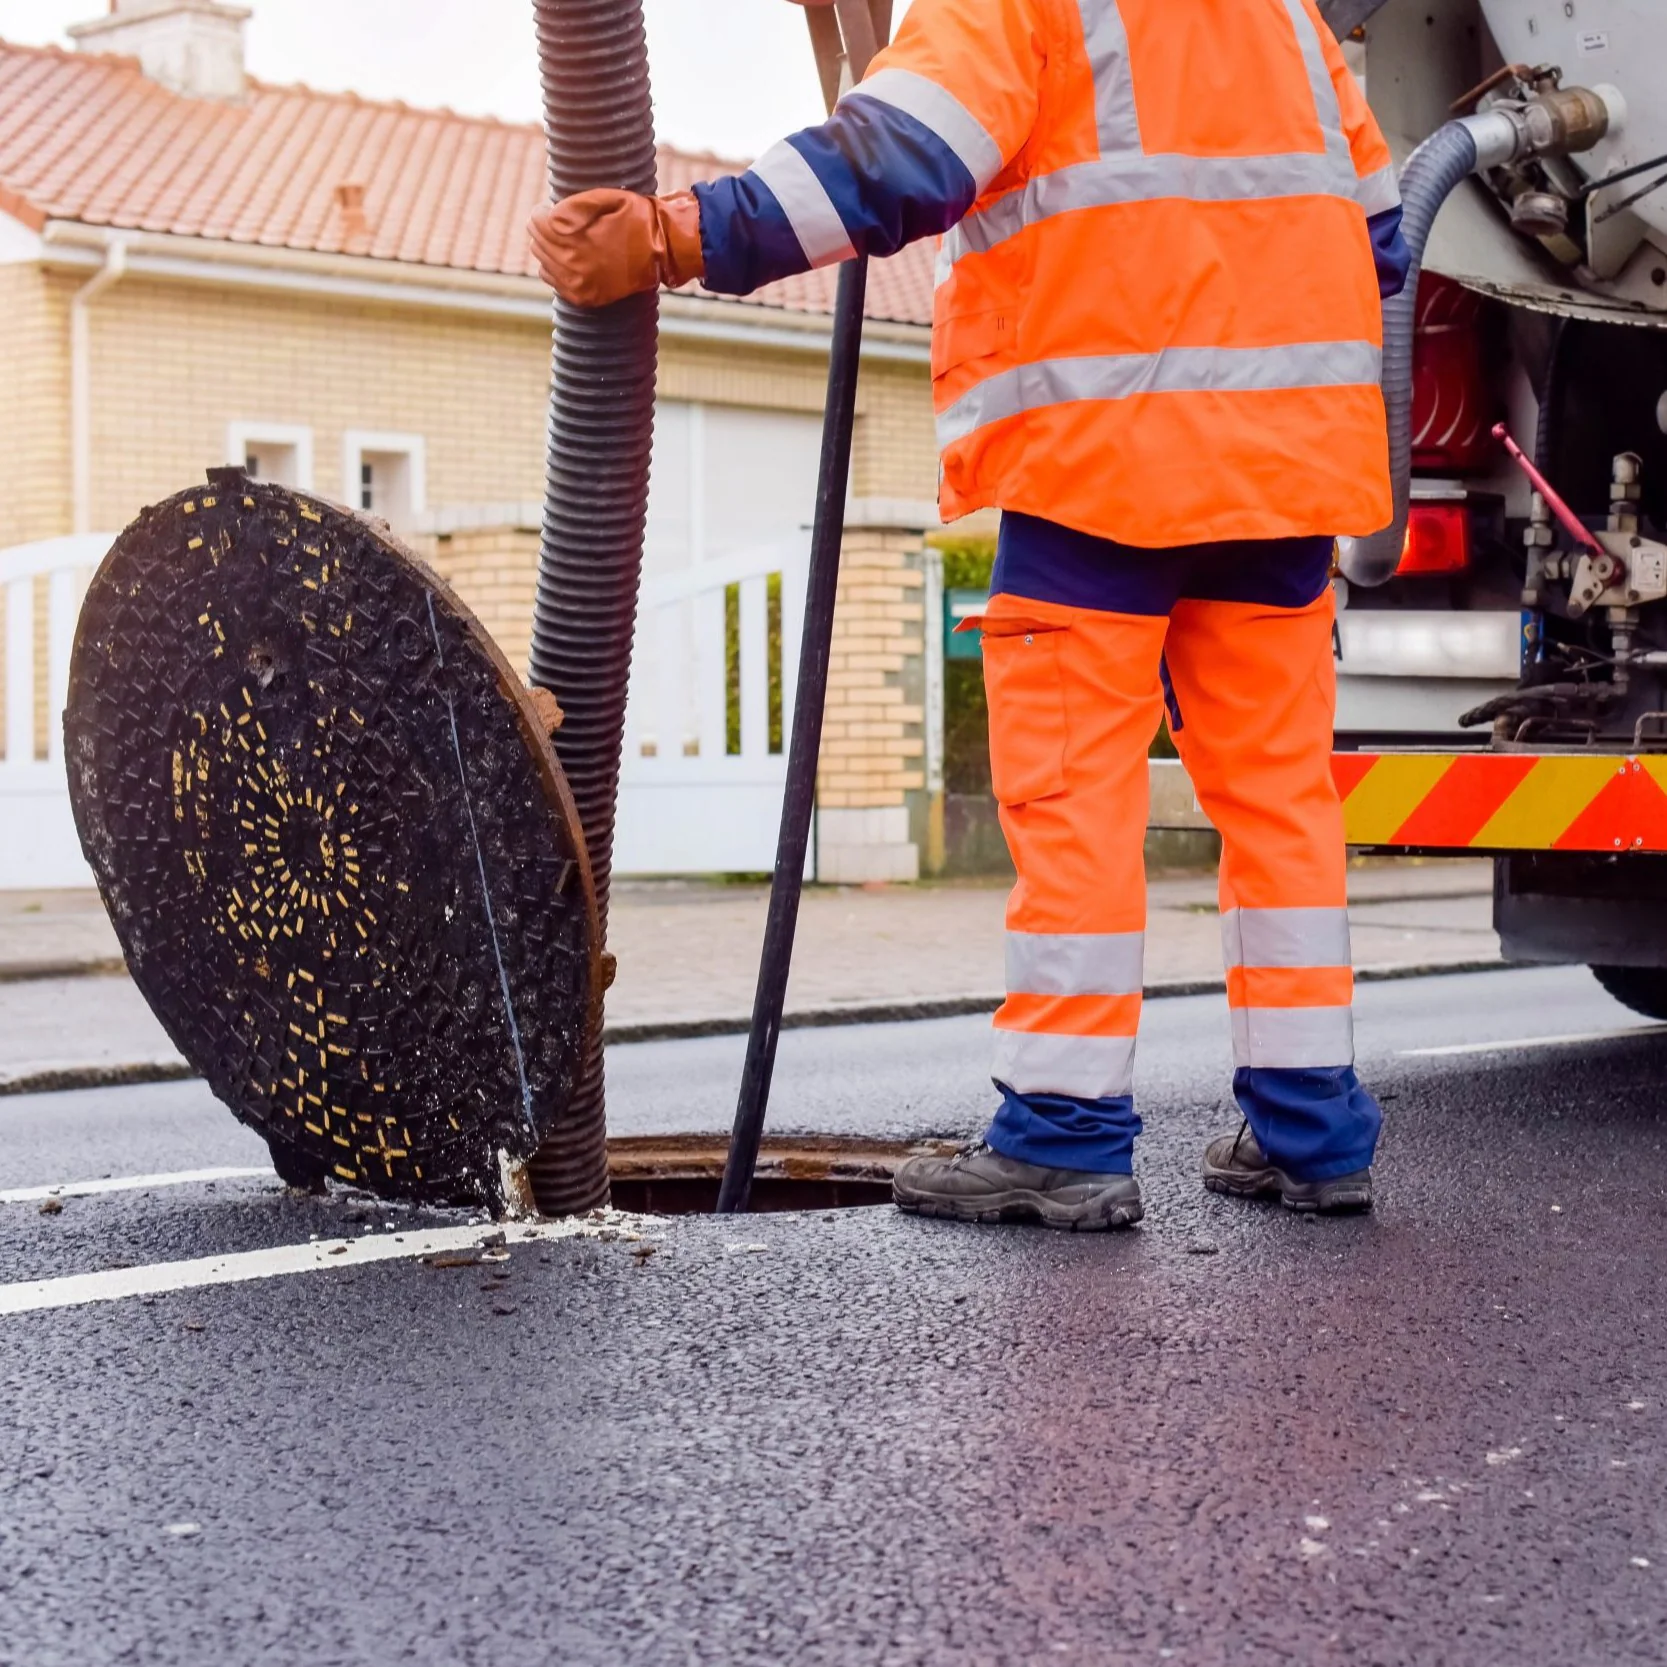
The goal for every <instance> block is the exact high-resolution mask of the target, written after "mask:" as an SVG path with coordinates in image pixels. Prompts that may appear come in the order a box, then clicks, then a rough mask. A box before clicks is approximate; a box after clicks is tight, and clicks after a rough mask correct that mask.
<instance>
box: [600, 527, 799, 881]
mask: <svg viewBox="0 0 1667 1667" xmlns="http://www.w3.org/2000/svg"><path fill="white" fill-rule="evenodd" d="M809 560H810V535H809V533H800V534H794V535H792V536H791V537H788V538H785V539H781V540H778V541H775V542H772V543H769V544H764V545H754V546H752V547H750V548H748V549H744V550H739V551H736V552H735V553H733V554H731V555H728V556H725V557H722V558H721V559H718V560H715V561H710V562H702V563H698V564H697V565H696V566H694V567H692V568H688V569H685V570H683V571H681V572H677V573H672V574H666V575H664V576H661V577H658V578H652V579H648V580H645V581H644V583H643V587H642V595H641V599H640V601H639V603H638V608H637V635H636V647H635V652H634V653H633V655H632V661H631V697H630V702H629V705H628V706H627V708H626V715H625V756H624V761H623V764H622V767H621V771H620V792H619V825H618V832H617V835H616V837H615V843H614V869H615V871H616V872H617V873H620V874H701V873H725V872H728V873H739V872H764V871H767V870H769V869H770V868H772V867H773V866H774V864H775V856H776V833H777V829H778V825H779V823H780V820H781V800H782V792H783V789H784V786H785V783H786V776H787V737H788V735H789V734H790V733H791V729H792V724H793V687H794V683H795V681H796V679H797V677H798V668H799V633H800V630H801V628H802V625H803V621H804V596H805V579H806V574H807V571H808V566H809ZM772 578H776V579H778V580H779V584H780V596H781V621H780V631H779V633H778V641H779V645H780V647H779V660H780V664H779V667H772V665H771V641H770V638H771V633H770V618H769V613H770V590H771V584H770V581H771V579H772ZM731 587H734V589H735V591H736V592H737V593H738V607H737V608H736V613H737V614H738V616H739V629H738V631H737V632H736V633H735V634H734V635H733V637H732V633H731V631H730V630H729V628H728V626H727V624H726V620H725V603H726V597H727V595H728V593H729V592H730V589H731ZM732 641H733V642H734V644H735V647H736V649H737V651H738V652H737V656H736V658H737V660H738V662H739V671H738V676H736V675H734V674H732V672H731V668H730V663H729V652H728V651H729V648H730V645H731V642H732ZM772 673H774V676H772ZM772 683H774V684H775V686H776V687H777V688H778V689H779V691H780V694H779V699H780V703H781V722H780V744H779V748H778V750H775V751H772V750H771V745H770V705H771V688H772ZM737 685H738V686H737ZM737 701H738V704H739V713H740V725H739V747H738V750H737V751H734V752H731V751H730V750H729V748H730V746H731V745H732V744H733V743H734V741H735V739H736V738H735V736H734V734H733V731H732V727H731V723H730V714H731V712H732V710H733V704H734V703H736V702H737ZM814 866H815V864H814V854H813V855H812V860H811V862H810V863H809V865H808V870H807V871H814Z"/></svg>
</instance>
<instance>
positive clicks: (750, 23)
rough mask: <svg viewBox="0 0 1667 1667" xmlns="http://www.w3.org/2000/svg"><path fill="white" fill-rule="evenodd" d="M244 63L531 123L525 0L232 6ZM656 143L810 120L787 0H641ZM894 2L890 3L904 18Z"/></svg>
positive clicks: (50, 27)
mask: <svg viewBox="0 0 1667 1667" xmlns="http://www.w3.org/2000/svg"><path fill="white" fill-rule="evenodd" d="M242 3H243V4H245V5H250V6H252V7H253V10H254V16H253V18H252V19H251V20H250V23H249V68H250V71H251V73H252V74H254V75H257V76H259V77H260V78H261V79H262V80H263V81H305V82H308V83H309V84H310V85H312V86H315V87H324V88H329V89H332V90H338V89H343V88H350V89H352V90H353V91H355V92H361V93H364V94H366V95H368V96H370V97H373V98H403V99H405V100H406V101H407V102H408V103H411V104H423V105H438V104H446V105H450V106H451V107H452V108H453V109H454V110H462V111H466V112H468V113H469V114H471V115H495V116H504V117H507V118H510V119H512V120H516V121H531V120H534V119H536V117H537V115H538V71H537V66H536V63H535V61H534V48H533V26H532V0H242ZM104 5H105V0H0V38H4V39H7V40H13V41H23V42H29V43H41V42H47V41H56V42H59V43H60V44H67V42H66V38H65V36H64V33H63V30H64V26H65V24H68V23H80V22H85V21H86V20H87V19H88V18H89V17H93V16H96V15H98V14H99V13H100V12H102V11H103V10H104ZM644 10H645V12H646V14H647V17H648V53H649V63H650V67H651V69H652V73H653V76H654V103H655V108H656V113H657V121H658V126H659V131H660V137H661V138H662V139H665V140H667V141H669V142H670V143H672V144H675V145H681V146H684V147H686V148H689V149H694V150H714V151H717V152H718V153H719V154H720V155H726V156H753V155H756V154H757V153H758V152H759V151H760V150H762V149H763V148H764V146H765V145H767V144H769V143H770V142H771V141H772V140H774V139H778V138H780V137H781V136H782V134H784V133H787V132H790V131H791V130H792V129H794V128H796V127H803V126H804V125H805V124H806V123H808V122H812V121H815V120H817V119H818V118H819V117H820V115H821V113H822V111H821V101H820V98H819V95H818V93H817V86H816V73H815V69H814V66H813V64H812V61H811V56H810V42H809V39H808V37H807V35H806V32H805V25H804V17H803V14H802V13H801V11H800V10H799V8H798V7H797V6H794V5H789V4H787V3H786V0H644ZM902 10H903V8H902V7H901V6H900V7H899V8H898V11H899V14H901V12H902Z"/></svg>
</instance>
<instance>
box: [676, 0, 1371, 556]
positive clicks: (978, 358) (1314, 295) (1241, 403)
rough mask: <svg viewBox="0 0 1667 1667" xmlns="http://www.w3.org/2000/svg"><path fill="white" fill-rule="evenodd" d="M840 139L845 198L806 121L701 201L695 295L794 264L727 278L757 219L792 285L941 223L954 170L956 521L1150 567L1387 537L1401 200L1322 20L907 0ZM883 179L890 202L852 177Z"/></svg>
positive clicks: (945, 341)
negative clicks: (1385, 329)
mask: <svg viewBox="0 0 1667 1667" xmlns="http://www.w3.org/2000/svg"><path fill="white" fill-rule="evenodd" d="M842 119H843V120H844V122H845V124H846V125H845V130H844V131H842V132H841V133H840V134H839V136H838V137H839V144H840V152H841V156H842V157H843V158H844V159H845V160H846V161H847V162H848V164H849V170H850V173H851V175H852V176H853V177H854V178H856V180H857V182H858V183H857V184H856V185H854V186H851V187H849V188H847V187H846V186H845V185H844V184H843V183H842V181H843V179H844V177H845V176H844V175H843V174H842V173H841V171H840V169H839V167H837V166H834V165H832V164H830V163H829V162H828V160H827V156H828V155H831V154H832V152H831V148H828V147H823V146H822V145H821V143H820V140H819V137H818V135H819V132H820V130H808V131H807V133H805V134H801V135H796V136H795V137H794V139H793V140H788V141H783V142H782V144H780V145H778V146H776V147H775V148H774V149H773V150H772V151H771V152H769V153H767V154H766V155H765V156H764V157H761V158H760V159H759V162H758V163H757V164H756V165H755V167H754V168H753V170H751V172H750V173H749V174H748V175H746V176H742V177H741V179H740V180H739V181H736V182H726V186H727V185H729V184H732V185H733V186H734V189H733V190H728V191H727V194H726V193H725V189H719V188H712V187H703V188H701V199H702V238H703V243H704V244H705V246H706V252H707V264H708V270H709V279H708V281H709V283H712V285H713V287H717V288H723V287H737V288H739V287H742V285H741V284H740V283H739V282H738V281H737V282H735V283H733V284H732V285H726V284H725V283H724V282H723V278H724V275H725V272H726V270H732V271H733V272H734V273H735V274H737V275H741V274H743V273H744V272H745V274H746V275H747V276H748V277H750V278H751V279H753V280H756V279H757V278H758V277H760V276H761V275H762V273H763V271H764V270H765V269H768V271H769V274H770V275H777V274H778V273H779V272H780V271H781V270H783V269H784V267H785V265H786V264H788V263H787V261H786V260H785V259H776V260H774V261H771V260H769V259H764V260H762V261H760V260H756V259H755V260H752V261H751V262H750V263H749V262H748V261H742V260H740V259H737V258H732V256H731V253H730V251H731V249H732V248H733V247H735V246H737V245H738V242H739V235H738V233H737V230H736V228H737V227H738V226H740V225H742V223H743V221H746V220H747V217H748V216H751V217H753V219H754V220H755V221H756V223H757V226H758V227H759V228H762V229H759V230H756V231H754V230H752V229H750V225H749V230H748V236H749V237H750V238H752V240H753V244H754V246H755V248H760V249H761V248H763V246H764V244H765V243H767V241H768V237H769V228H768V224H767V222H768V220H769V216H770V215H771V214H772V213H776V214H778V215H779V216H784V217H785V223H786V224H788V225H790V226H791V232H792V238H791V239H789V238H787V237H786V236H785V235H784V237H783V238H782V241H783V242H784V243H786V242H789V241H792V240H795V239H796V242H797V245H798V246H799V247H800V248H801V249H802V251H803V258H802V260H800V261H798V262H797V263H794V264H797V265H799V266H800V267H801V268H802V267H804V266H810V265H822V264H826V263H827V262H830V261H833V260H839V259H843V258H846V257H848V256H849V255H850V254H851V253H852V252H853V250H854V249H857V248H868V249H875V250H881V249H884V248H886V247H895V246H897V245H898V244H899V243H901V242H904V241H907V240H908V238H909V236H911V235H920V232H921V230H922V229H923V227H924V228H925V229H931V230H936V229H939V226H932V225H930V223H929V216H927V215H925V214H924V211H923V210H922V204H923V202H924V201H925V199H927V198H929V197H931V196H932V195H933V194H934V190H935V192H936V195H937V197H938V198H939V199H943V198H945V196H946V194H947V195H948V196H953V190H952V188H951V187H950V186H948V185H945V184H943V183H942V181H943V180H945V179H947V177H948V173H949V172H953V171H954V164H955V162H957V161H958V164H959V165H960V167H961V168H963V169H964V174H965V179H966V186H967V190H968V192H969V193H970V195H969V198H968V200H967V201H966V202H964V203H960V204H956V205H954V209H953V211H952V213H951V214H950V215H946V216H945V217H944V220H943V221H942V222H941V223H940V224H950V229H949V231H948V233H947V235H946V236H945V238H944V240H943V244H942V247H941V251H940V254H939V260H938V273H937V286H936V296H935V302H934V308H933V333H932V379H933V394H934V403H935V407H936V411H937V421H938V439H939V445H940V448H941V451H942V458H943V475H942V490H941V497H942V509H943V513H944V515H945V517H946V518H950V517H955V516H959V515H963V514H966V513H967V512H968V511H971V510H974V509H979V508H982V507H985V506H988V505H996V506H998V507H1000V508H1002V509H1014V510H1022V511H1025V512H1027V513H1030V514H1032V515H1036V516H1040V517H1043V518H1045V519H1047V520H1050V521H1054V522H1060V523H1063V524H1065V525H1067V526H1070V527H1075V528H1078V529H1079V530H1081V531H1084V532H1088V533H1093V534H1096V535H1099V536H1102V537H1109V538H1113V539H1117V540H1119V541H1121V542H1123V543H1127V544H1136V545H1146V546H1171V545H1178V544H1190V543H1197V542H1202V541H1207V540H1217V539H1244V538H1281V537H1291V536H1298V535H1314V534H1327V535H1331V534H1344V533H1350V534H1359V533H1367V532H1371V531H1374V530H1376V529H1377V528H1378V527H1381V526H1382V525H1384V523H1385V522H1387V521H1388V519H1389V515H1390V501H1389V474H1388V445H1387V437H1386V429H1385V418H1384V407H1383V400H1382V396H1381V394H1380V392H1379V388H1378V378H1379V369H1380V357H1381V346H1382V312H1381V302H1380V298H1379V286H1378V277H1377V266H1376V263H1375V261H1374V256H1373V245H1372V237H1371V235H1370V233H1369V231H1368V226H1367V221H1368V217H1369V216H1378V215H1381V214H1383V213H1384V212H1385V211H1387V210H1390V209H1393V208H1395V207H1396V206H1397V205H1398V203H1399V196H1398V193H1397V191H1396V187H1395V176H1394V170H1393V168H1392V166H1391V162H1390V155H1389V151H1388V148H1387V146H1386V145H1385V143H1384V140H1383V136H1382V134H1381V133H1380V132H1379V130H1378V128H1377V125H1376V123H1375V122H1374V120H1373V118H1372V116H1371V113H1370V111H1369V110H1368V109H1367V107H1366V103H1365V100H1364V98H1363V97H1362V96H1361V93H1360V90H1359V88H1358V86H1357V85H1356V83H1355V81H1354V78H1353V76H1352V75H1351V74H1350V73H1349V71H1348V69H1347V67H1346V65H1345V64H1344V62H1343V57H1342V53H1341V51H1340V49H1339V48H1338V46H1337V43H1336V41H1335V39H1334V38H1333V37H1332V35H1331V33H1330V32H1329V30H1328V29H1327V28H1326V26H1325V24H1324V23H1323V21H1322V20H1321V19H1320V17H1319V14H1318V12H1317V11H1316V10H1315V9H1314V6H1313V4H1312V3H1311V0H916V3H915V5H914V6H913V7H912V8H911V10H910V11H909V13H908V15H907V17H906V18H905V20H904V22H903V24H902V27H901V28H900V30H899V32H898V36H897V39H896V40H895V41H894V42H893V44H892V45H891V46H890V47H889V48H887V49H886V50H885V51H884V52H882V53H881V54H880V55H879V57H877V58H876V59H875V61H874V63H873V65H872V67H871V68H870V71H869V73H868V75H867V76H866V77H865V78H864V80H863V81H862V83H861V84H860V85H859V86H858V87H856V88H854V89H853V90H852V91H851V92H850V93H848V94H847V95H846V96H845V98H844V99H842V100H841V103H840V107H839V109H838V110H837V111H836V112H835V116H834V119H833V122H832V123H830V124H829V126H830V129H833V128H835V127H836V126H837V125H838V124H839V123H840V122H841V121H842ZM929 140H936V141H938V143H939V145H940V147H942V148H943V149H944V150H945V151H946V152H947V153H952V160H951V161H950V162H948V163H943V164H940V163H939V161H938V160H937V158H936V157H935V156H934V154H933V152H932V148H931V145H930V144H929V142H928V141H929ZM825 153H826V154H825ZM834 160H835V162H838V161H839V160H840V158H839V157H836V158H835V159H834ZM888 172H889V174H890V176H891V178H892V182H893V183H892V186H891V192H892V194H891V197H890V198H886V199H884V200H882V201H880V203H879V206H878V207H876V206H875V197H874V193H873V192H872V191H870V190H868V188H867V186H866V185H865V184H864V183H863V180H864V176H865V175H866V176H869V177H879V176H884V175H887V174H888ZM933 181H937V182H938V183H937V184H936V185H935V186H934V184H933ZM954 222H958V223H954ZM765 254H766V255H767V254H768V251H767V250H765ZM714 280H716V282H714Z"/></svg>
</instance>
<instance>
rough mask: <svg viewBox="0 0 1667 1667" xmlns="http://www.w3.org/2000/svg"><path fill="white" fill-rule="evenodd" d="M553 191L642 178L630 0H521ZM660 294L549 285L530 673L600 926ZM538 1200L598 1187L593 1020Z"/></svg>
mask: <svg viewBox="0 0 1667 1667" xmlns="http://www.w3.org/2000/svg"><path fill="white" fill-rule="evenodd" d="M533 6H534V11H535V14H536V18H537V25H538V52H539V69H540V74H541V77H542V80H543V86H544V126H545V132H546V135H547V138H548V141H549V147H550V192H551V195H552V196H553V197H555V198H557V199H560V198H562V197H566V196H570V195H571V194H572V193H573V192H575V191H586V190H591V189H593V188H595V187H598V186H613V187H616V188H618V189H621V190H626V191H640V192H644V193H652V192H653V191H654V189H655V154H654V114H653V105H652V103H651V100H650V97H649V82H648V46H647V42H646V40H645V38H644V34H643V18H642V6H641V0H533ZM658 320H659V297H658V296H657V295H655V294H653V293H650V294H647V295H638V296H632V297H631V298H629V299H628V300H625V301H621V302H619V303H618V304H617V305H615V306H611V307H603V308H599V309H595V310H587V309H584V308H580V307H573V306H569V305H568V304H567V303H566V302H563V301H559V300H558V301H557V302H556V306H555V347H554V362H553V369H552V380H551V395H550V420H549V429H548V445H549V469H548V473H547V476H546V487H545V497H544V526H543V536H542V539H541V541H540V550H539V564H538V590H537V596H536V600H535V602H534V605H533V630H532V655H531V665H530V672H531V681H532V683H533V684H534V686H535V687H541V688H546V689H549V690H550V691H551V692H552V693H553V694H554V695H555V697H556V699H557V701H558V702H559V703H560V705H561V708H562V711H563V713H564V714H565V718H564V721H563V723H562V727H561V729H560V730H559V731H558V732H557V734H556V737H555V743H556V752H557V755H558V756H559V757H560V759H561V763H562V768H563V770H564V771H565V772H566V774H567V779H568V783H569V785H570V786H571V787H572V790H573V798H574V802H575V804H576V806H577V808H578V812H579V822H580V825H581V826H582V827H583V829H584V834H585V843H586V845H587V847H588V848H589V851H590V864H591V871H592V873H593V875H594V877H595V881H596V898H597V906H598V909H599V911H600V914H601V920H602V929H603V933H604V941H605V938H606V931H607V923H608V887H609V878H610V875H611V873H612V868H613V840H614V804H615V799H616V796H617V794H618V789H619V764H620V749H621V745H622V741H623V736H624V729H625V694H626V680H627V677H628V676H629V673H630V668H631V637H632V631H633V629H634V626H635V623H636V612H637V587H638V581H639V578H640V574H641V568H642V546H643V528H644V524H645V521H646V519H647V513H648V464H649V452H650V449H651V447H652V444H653V437H654V377H655V360H656V355H657V347H658V328H659V325H658ZM528 1173H529V1178H530V1180H531V1182H532V1188H533V1196H534V1198H535V1199H536V1200H537V1203H538V1207H539V1209H540V1210H541V1211H542V1212H543V1213H544V1214H546V1215H561V1214H571V1213H573V1212H574V1211H578V1210H585V1209H589V1208H591V1207H593V1206H595V1205H597V1204H603V1203H606V1202H607V1198H608V1153H607V1122H606V1115H605V1106H604V1098H603V1078H602V1039H601V1032H600V1027H598V1028H597V1031H596V1033H595V1034H594V1035H593V1036H592V1037H591V1040H590V1049H589V1053H588V1056H587V1058H586V1062H585V1067H584V1072H583V1076H582V1078H581V1081H580V1084H579V1087H578V1090H577V1091H576V1093H575V1094H574V1097H573V1103H572V1105H571V1106H570V1107H569V1108H568V1110H567V1113H566V1114H565V1116H564V1117H563V1119H562V1121H561V1122H560V1123H559V1124H558V1125H557V1126H556V1127H555V1128H554V1129H553V1130H552V1131H551V1133H550V1135H549V1138H548V1139H547V1140H546V1141H545V1142H544V1144H543V1145H542V1146H541V1147H540V1148H539V1149H538V1151H537V1152H536V1153H535V1154H534V1156H533V1157H532V1159H531V1161H530V1162H529V1164H528Z"/></svg>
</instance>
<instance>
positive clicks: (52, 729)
mask: <svg viewBox="0 0 1667 1667" xmlns="http://www.w3.org/2000/svg"><path fill="white" fill-rule="evenodd" d="M111 542H112V538H111V535H110V534H108V533H86V534H81V535H78V536H74V537H68V538H48V539H44V540H42V541H41V542H40V543H38V544H19V545H15V546H14V547H13V548H12V549H10V550H0V595H4V597H5V603H6V731H5V733H6V753H5V757H4V758H0V889H6V890H10V889H20V890H27V889H33V888H36V887H39V888H50V887H58V886H90V885H91V884H92V883H93V876H92V872H91V870H90V869H89V868H88V867H87V864H86V861H85V860H84V859H83V857H82V855H81V842H80V840H79V839H77V838H76V833H75V821H74V818H73V817H72V816H71V814H70V808H69V778H68V776H67V775H66V774H65V771H64V730H63V711H64V703H65V701H66V700H67V699H68V697H69V659H70V650H71V649H72V648H73V647H74V644H75V622H76V618H77V616H78V615H79V614H80V611H81V598H82V597H83V596H84V595H85V594H86V590H87V582H88V580H89V578H90V577H91V573H92V570H93V568H95V567H97V566H98V564H99V563H100V562H101V561H102V560H103V559H104V556H105V553H106V551H108V550H109V548H110V545H111ZM38 578H44V579H45V580H46V586H45V589H46V597H47V603H46V610H47V611H46V630H45V633H44V635H45V639H46V701H47V721H46V756H45V757H44V758H37V757H36V755H35V753H36V749H35V731H36V728H37V716H36V699H37V684H38V681H39V680H38V677H37V662H36V656H35V648H36V640H37V637H38V635H40V633H39V632H38V631H37V628H36V618H35V589H36V586H35V581H36V579H38Z"/></svg>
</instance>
